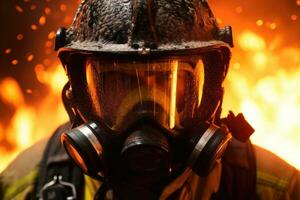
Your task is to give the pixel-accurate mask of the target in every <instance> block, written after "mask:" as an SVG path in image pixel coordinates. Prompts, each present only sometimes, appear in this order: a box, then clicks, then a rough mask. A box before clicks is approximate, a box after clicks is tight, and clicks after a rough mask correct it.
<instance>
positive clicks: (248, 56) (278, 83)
mask: <svg viewBox="0 0 300 200" xmlns="http://www.w3.org/2000/svg"><path fill="white" fill-rule="evenodd" d="M79 3H80V2H79V1H78V0H1V1H0V25H1V31H0V171H2V170H3V169H4V168H5V167H6V166H7V164H8V163H9V162H11V161H12V160H13V159H14V158H15V156H16V155H17V154H18V153H19V152H20V151H22V150H24V149H26V148H28V147H29V146H30V145H32V144H33V143H35V142H36V141H38V140H40V139H42V138H45V137H47V136H49V135H50V134H51V133H52V132H53V131H54V129H55V128H56V127H57V126H58V125H59V124H62V123H63V122H65V121H67V120H68V117H67V114H66V113H65V111H64V108H63V106H62V103H61V101H60V93H61V89H62V87H63V85H64V84H65V82H66V81H67V78H66V76H65V74H64V71H63V69H62V67H61V66H60V63H59V61H58V59H57V58H56V52H54V50H53V47H54V38H55V32H56V30H57V29H58V28H59V27H60V26H65V27H68V26H69V25H70V24H71V23H72V18H73V15H74V14H75V11H76V8H77V6H78V4H79ZM210 4H211V6H212V9H213V11H214V13H215V14H216V17H217V20H218V22H219V23H220V26H225V25H231V26H233V30H234V43H235V48H234V49H233V50H232V53H233V56H232V61H231V68H230V70H229V74H228V77H227V81H226V82H225V84H224V86H225V91H226V93H225V101H224V106H223V116H226V115H227V113H228V111H229V110H233V111H234V112H235V113H236V114H237V113H239V112H242V113H244V115H245V116H246V119H247V120H248V121H249V122H250V123H251V124H252V126H253V127H254V128H255V129H256V132H255V134H254V135H253V136H252V137H251V140H252V142H253V143H255V144H257V145H260V146H263V147H265V148H267V149H269V150H271V151H272V152H274V153H276V154H277V155H279V156H280V157H282V158H283V159H285V160H286V161H288V162H289V163H291V164H293V165H295V166H296V167H297V168H298V169H300V156H299V154H300V0H276V1H273V0H251V1H244V0H210Z"/></svg>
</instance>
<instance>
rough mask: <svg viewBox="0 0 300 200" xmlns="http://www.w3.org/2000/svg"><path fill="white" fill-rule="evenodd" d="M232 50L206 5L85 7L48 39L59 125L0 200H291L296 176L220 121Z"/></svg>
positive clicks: (20, 166) (239, 123)
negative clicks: (58, 81) (57, 63)
mask: <svg viewBox="0 0 300 200" xmlns="http://www.w3.org/2000/svg"><path fill="white" fill-rule="evenodd" d="M230 47H233V40H232V31H231V27H230V26H227V27H225V28H220V27H219V26H218V24H217V22H216V19H215V17H214V15H213V13H212V11H211V9H210V7H209V5H208V3H207V1H205V0H197V1H195V0H193V1H192V0H185V1H180V0H173V1H167V0H160V1H153V0H147V1H146V0H136V1H132V0H111V1H102V0H84V1H83V2H82V3H81V5H80V7H79V9H78V11H77V13H76V15H75V18H74V21H73V24H72V25H71V27H70V28H69V29H65V28H61V29H59V30H58V32H57V36H56V44H55V49H56V50H58V57H59V58H60V60H61V62H62V64H63V67H64V69H65V71H66V73H67V75H68V78H69V82H68V83H67V84H66V85H65V87H64V88H63V91H62V100H63V102H64V105H65V108H66V111H67V112H68V115H69V117H70V122H69V123H66V124H64V125H62V126H61V127H59V128H58V129H57V130H56V131H55V133H54V134H53V135H52V136H51V137H50V138H48V139H45V140H43V141H41V142H39V143H37V144H36V145H34V146H33V147H31V148H30V149H28V150H26V151H25V152H23V153H22V154H20V155H19V156H18V157H17V158H16V160H15V161H14V162H13V163H12V164H10V165H9V166H8V168H7V169H6V170H5V171H4V172H3V173H2V174H1V179H0V182H1V191H0V195H1V199H5V200H7V199H121V200H123V199H149V200H152V199H180V200H181V199H184V200H185V199H197V200H198V199H211V200H214V199H225V200H226V199H249V200H250V199H251V200H252V199H263V200H265V199H300V175H299V172H298V171H297V170H296V169H295V168H294V167H292V166H290V165H288V164H287V163H285V162H284V161H282V160H281V159H280V158H278V157H277V156H275V155H273V154H272V153H270V152H268V151H266V150H264V149H261V148H259V147H256V146H253V145H252V144H251V142H250V141H249V137H250V135H251V134H252V132H253V129H252V128H251V126H250V125H249V124H248V123H247V122H246V120H245V119H244V117H243V115H242V114H239V115H237V116H235V115H234V114H233V113H230V114H229V115H228V117H227V118H224V119H221V117H220V113H221V106H222V100H223V94H224V89H223V86H222V83H223V81H224V79H225V76H226V73H227V71H228V67H229V61H230V55H231V53H230Z"/></svg>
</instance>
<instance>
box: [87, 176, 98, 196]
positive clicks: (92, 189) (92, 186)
mask: <svg viewBox="0 0 300 200" xmlns="http://www.w3.org/2000/svg"><path fill="white" fill-rule="evenodd" d="M84 182H85V186H84V199H85V200H93V199H94V196H95V194H96V192H97V190H98V188H99V187H100V186H101V183H100V182H99V181H96V180H94V179H92V178H91V177H89V176H86V175H84Z"/></svg>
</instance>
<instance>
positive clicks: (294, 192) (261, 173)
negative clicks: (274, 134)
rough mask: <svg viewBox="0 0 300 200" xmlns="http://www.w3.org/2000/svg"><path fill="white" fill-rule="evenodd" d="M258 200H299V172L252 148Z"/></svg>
mask: <svg viewBox="0 0 300 200" xmlns="http://www.w3.org/2000/svg"><path fill="white" fill-rule="evenodd" d="M254 150H255V154H256V166H257V173H256V177H257V180H256V182H257V186H256V192H257V194H258V196H259V199H261V200H265V199H300V174H299V171H298V170H297V169H296V168H295V167H293V166H291V165H289V164H288V163H287V162H285V161H284V160H283V159H281V158H280V157H278V156H277V155H275V154H273V153H271V152H270V151H268V150H266V149H263V148H261V147H258V146H254Z"/></svg>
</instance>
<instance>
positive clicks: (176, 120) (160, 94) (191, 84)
mask: <svg viewBox="0 0 300 200" xmlns="http://www.w3.org/2000/svg"><path fill="white" fill-rule="evenodd" d="M85 71H86V85H87V90H88V93H89V95H90V98H91V101H92V106H93V110H94V112H95V114H96V116H97V117H99V118H100V120H101V121H102V122H104V123H105V124H106V125H107V126H108V127H109V128H111V129H112V130H120V129H121V127H124V125H125V126H126V125H128V124H129V123H131V121H134V120H137V119H139V118H142V117H150V118H152V119H154V120H156V121H158V122H159V123H160V124H162V125H163V126H165V127H167V128H168V129H181V128H182V127H185V124H186V123H188V122H189V121H190V119H192V118H193V117H194V114H195V111H196V109H198V108H199V106H200V103H201V99H202V90H203V84H204V65H203V62H202V59H201V58H200V57H195V58H185V59H171V58H170V59H158V60H150V59H149V60H113V59H108V60H103V59H98V58H97V57H90V58H87V60H86V62H85Z"/></svg>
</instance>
